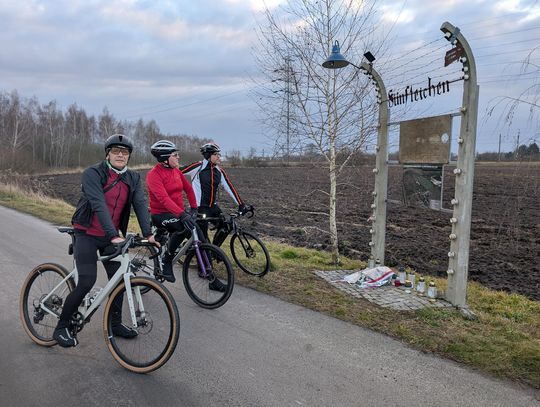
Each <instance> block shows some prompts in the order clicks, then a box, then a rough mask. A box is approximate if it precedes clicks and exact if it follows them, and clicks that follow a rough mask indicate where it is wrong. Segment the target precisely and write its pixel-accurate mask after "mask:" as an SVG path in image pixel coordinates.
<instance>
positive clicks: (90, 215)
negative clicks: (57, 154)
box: [53, 134, 159, 347]
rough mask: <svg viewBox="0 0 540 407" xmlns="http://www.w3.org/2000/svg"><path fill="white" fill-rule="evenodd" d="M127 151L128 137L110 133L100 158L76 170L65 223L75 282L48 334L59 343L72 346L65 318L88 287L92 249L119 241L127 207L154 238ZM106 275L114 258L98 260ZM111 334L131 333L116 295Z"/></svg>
mask: <svg viewBox="0 0 540 407" xmlns="http://www.w3.org/2000/svg"><path fill="white" fill-rule="evenodd" d="M132 151H133V144H132V142H131V140H130V139H129V138H128V137H127V136H124V135H122V134H114V135H112V136H111V137H109V138H108V139H107V141H106V142H105V160H104V161H103V162H101V163H99V164H96V165H93V166H91V167H89V168H87V169H86V170H84V172H83V174H82V184H81V187H82V195H81V198H80V199H79V202H78V204H77V208H76V210H75V213H74V214H73V218H72V219H71V222H72V224H73V227H74V228H75V244H74V258H75V264H76V266H77V273H78V278H79V281H78V283H77V286H76V287H75V289H74V290H73V291H72V292H71V293H70V294H69V295H68V296H67V297H66V300H65V302H64V306H63V309H62V314H61V315H60V320H59V321H58V325H57V327H56V329H55V331H54V333H53V338H54V339H55V340H56V342H57V343H58V344H59V345H60V346H62V347H70V346H75V345H77V343H78V342H77V339H76V338H75V337H74V336H73V335H72V332H71V327H70V325H71V319H72V317H73V314H74V313H75V312H76V311H77V309H78V307H79V305H80V304H81V302H82V300H83V298H84V296H85V295H86V294H87V293H88V292H89V291H90V290H91V289H92V287H93V286H94V283H95V282H96V277H97V257H98V256H97V252H98V251H99V252H100V254H103V253H104V251H106V250H110V248H111V245H112V244H115V243H121V242H123V241H124V238H122V237H120V233H119V231H121V232H122V234H123V235H124V236H125V235H126V232H127V226H128V222H129V213H130V209H131V206H133V208H134V210H135V214H136V215H137V220H138V221H139V225H140V227H141V230H142V233H143V235H144V236H146V237H148V241H149V242H150V243H154V244H156V245H159V244H158V243H156V242H155V240H154V236H153V235H152V232H151V228H150V216H149V214H148V204H147V203H146V196H145V194H144V188H143V186H142V184H141V180H140V176H139V174H138V173H136V172H133V171H131V170H129V169H128V167H127V164H128V161H129V156H130V154H131V152H132ZM103 265H104V267H105V270H106V271H107V276H108V277H109V278H111V277H112V276H113V275H114V273H116V271H117V270H118V268H119V267H120V263H119V262H117V261H108V262H105V263H104V264H103ZM113 309H114V311H113V312H114V316H113V323H112V324H113V328H112V331H113V334H114V335H117V336H121V337H123V338H133V337H135V336H137V332H136V331H135V330H133V329H132V328H130V327H128V326H126V325H124V324H122V321H121V316H122V296H119V297H118V298H117V299H115V303H114V304H113Z"/></svg>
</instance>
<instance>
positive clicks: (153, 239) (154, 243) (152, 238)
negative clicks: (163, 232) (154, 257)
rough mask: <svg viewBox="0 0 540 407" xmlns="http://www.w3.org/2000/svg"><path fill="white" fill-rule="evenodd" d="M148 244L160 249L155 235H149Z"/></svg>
mask: <svg viewBox="0 0 540 407" xmlns="http://www.w3.org/2000/svg"><path fill="white" fill-rule="evenodd" d="M148 243H152V244H153V245H154V246H156V247H161V243H159V242H158V241H157V240H156V236H155V235H150V236H149V237H148Z"/></svg>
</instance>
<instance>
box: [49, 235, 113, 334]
mask: <svg viewBox="0 0 540 407" xmlns="http://www.w3.org/2000/svg"><path fill="white" fill-rule="evenodd" d="M110 246H111V243H110V240H109V239H107V238H105V237H98V236H90V235H87V234H86V233H85V232H83V231H80V230H75V245H74V247H73V249H74V256H75V264H76V265H77V272H78V274H79V282H78V284H77V287H75V289H74V290H73V291H72V292H71V293H70V294H69V295H68V296H67V297H66V300H65V302H64V308H63V309H62V314H61V315H60V321H59V322H58V328H67V327H68V326H69V321H70V320H71V317H72V315H73V314H74V313H75V312H77V309H78V307H79V305H80V304H81V302H82V300H83V298H84V296H85V295H86V294H88V293H89V292H90V290H91V289H92V287H93V286H94V284H95V282H96V278H97V258H98V256H97V252H98V250H99V253H100V254H101V255H102V254H103V252H104V250H105V249H106V248H107V247H110ZM109 251H110V250H109ZM103 266H104V267H105V271H106V272H107V276H108V277H109V279H110V278H111V277H112V276H113V275H114V273H116V271H117V270H118V269H119V268H120V263H119V262H117V261H107V262H105V263H104V264H103ZM122 299H123V295H119V296H117V297H116V298H115V299H114V304H113V308H112V309H113V323H120V322H121V315H122Z"/></svg>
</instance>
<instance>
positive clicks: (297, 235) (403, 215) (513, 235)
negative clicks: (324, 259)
mask: <svg viewBox="0 0 540 407" xmlns="http://www.w3.org/2000/svg"><path fill="white" fill-rule="evenodd" d="M371 168H372V167H371V166H360V167H352V166H351V167H350V168H349V169H348V170H347V172H346V174H345V175H344V176H343V177H342V179H341V180H340V187H339V188H340V189H339V194H338V229H339V234H340V241H341V243H340V245H341V251H342V252H343V253H344V254H346V255H348V256H351V257H359V258H361V259H367V256H368V254H369V246H368V242H369V240H370V239H369V223H368V222H367V219H368V217H369V216H370V213H371V209H370V205H371V203H372V197H371V191H373V184H374V177H373V173H372V172H371ZM451 170H452V167H449V168H448V169H446V171H445V176H444V192H443V196H444V201H445V207H447V208H449V207H450V204H449V201H450V199H452V197H453V193H454V188H453V186H454V179H453V175H452V171H451ZM401 171H402V170H401V168H400V167H398V166H392V167H390V176H389V199H390V200H399V199H400V198H401V189H402V188H401V185H402V184H401V182H402V178H401V177H402V173H401ZM141 173H143V175H146V171H141ZM228 173H229V175H230V177H231V179H232V181H233V183H234V184H235V186H236V187H237V189H238V190H239V192H240V194H241V195H242V197H243V199H244V200H245V201H247V202H248V203H251V204H253V205H254V206H255V207H256V216H255V217H254V218H253V219H252V220H249V221H248V220H245V221H244V223H245V224H246V225H250V227H252V228H253V229H255V230H256V231H257V232H259V233H260V234H261V235H266V236H271V237H273V238H276V239H280V240H283V241H285V242H288V243H290V244H293V245H297V246H307V247H314V248H318V249H326V248H327V247H328V245H329V239H328V232H327V231H328V226H327V225H328V216H327V215H325V212H327V203H328V196H327V194H326V191H328V189H329V181H328V175H327V173H326V172H325V170H324V169H323V168H316V167H291V168H233V169H230V170H228ZM143 178H144V177H143ZM34 182H36V183H38V184H39V185H40V187H41V188H42V189H44V190H45V192H47V193H48V194H50V195H53V196H55V197H60V198H63V199H64V200H66V201H67V202H70V203H71V204H73V205H75V204H76V203H77V200H78V197H79V191H80V186H79V185H80V174H64V175H54V176H51V175H49V176H41V177H36V178H35V179H34ZM221 199H222V205H221V206H222V208H223V209H226V208H232V206H231V201H230V199H229V197H228V196H227V195H226V194H225V193H223V192H222V194H221ZM472 212H473V213H472V226H471V247H470V262H469V278H470V279H472V280H476V281H479V282H481V283H482V284H484V285H486V286H488V287H490V288H494V289H498V290H505V291H509V292H517V293H521V294H525V295H527V296H528V297H530V298H533V299H536V300H540V260H539V255H540V165H538V163H536V165H534V164H515V165H514V164H491V165H489V164H486V165H477V166H476V170H475V183H474V197H473V211H472ZM450 217H451V213H445V212H441V211H433V210H430V209H424V208H416V207H406V206H403V205H401V204H399V203H394V202H392V201H391V202H390V203H389V204H388V214H387V235H386V259H387V261H386V262H387V264H391V265H393V264H400V265H405V266H412V267H414V268H416V269H417V270H418V271H419V272H421V273H424V274H429V275H436V276H441V277H442V276H446V269H447V264H448V257H447V253H448V250H449V247H450V245H449V240H448V235H449V234H450V231H451V225H450V222H449V219H450Z"/></svg>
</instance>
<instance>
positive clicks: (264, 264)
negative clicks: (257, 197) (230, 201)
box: [199, 206, 270, 277]
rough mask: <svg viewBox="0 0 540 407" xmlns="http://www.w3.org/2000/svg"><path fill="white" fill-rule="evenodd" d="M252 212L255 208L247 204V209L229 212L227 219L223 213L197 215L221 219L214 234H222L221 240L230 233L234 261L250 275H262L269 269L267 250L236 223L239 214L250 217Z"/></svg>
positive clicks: (203, 218)
mask: <svg viewBox="0 0 540 407" xmlns="http://www.w3.org/2000/svg"><path fill="white" fill-rule="evenodd" d="M254 214H255V210H254V208H253V206H249V207H248V209H247V211H244V212H239V211H236V212H233V213H230V214H229V218H228V219H227V218H226V217H225V215H223V214H222V215H221V216H220V217H207V216H205V215H204V214H203V215H199V221H207V222H213V221H222V222H220V223H221V224H222V225H223V226H222V227H221V228H220V229H219V230H216V234H217V233H221V234H223V235H222V237H223V241H224V240H225V239H226V238H227V236H229V235H231V234H232V237H231V240H230V249H231V255H232V257H233V259H234V261H235V263H236V264H238V267H240V268H241V269H242V270H243V271H244V272H246V273H248V274H251V275H252V276H258V277H262V276H264V275H265V274H266V273H268V272H269V271H270V255H269V254H268V250H267V249H266V246H265V245H264V243H263V242H262V241H261V239H259V237H258V236H257V235H256V234H255V233H254V232H251V231H248V230H246V229H244V228H242V227H241V226H240V225H239V224H238V223H237V221H238V218H239V217H240V216H246V217H247V218H252V217H253V215H254ZM210 225H212V223H210ZM210 225H209V226H210ZM210 229H212V228H210ZM214 229H215V228H214Z"/></svg>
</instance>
